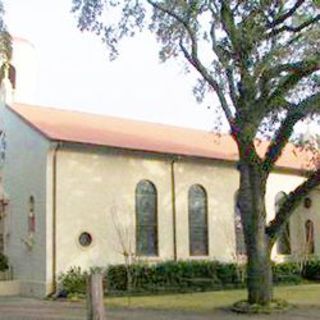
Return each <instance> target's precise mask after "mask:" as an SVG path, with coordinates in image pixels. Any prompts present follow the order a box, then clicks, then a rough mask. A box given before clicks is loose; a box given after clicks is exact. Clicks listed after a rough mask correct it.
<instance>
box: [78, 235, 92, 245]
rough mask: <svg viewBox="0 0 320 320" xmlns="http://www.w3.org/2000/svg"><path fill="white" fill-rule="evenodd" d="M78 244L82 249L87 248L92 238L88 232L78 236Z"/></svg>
mask: <svg viewBox="0 0 320 320" xmlns="http://www.w3.org/2000/svg"><path fill="white" fill-rule="evenodd" d="M79 243H80V245H81V246H82V247H89V246H90V244H91V243H92V236H91V234H90V233H88V232H82V233H81V234H80V236H79Z"/></svg>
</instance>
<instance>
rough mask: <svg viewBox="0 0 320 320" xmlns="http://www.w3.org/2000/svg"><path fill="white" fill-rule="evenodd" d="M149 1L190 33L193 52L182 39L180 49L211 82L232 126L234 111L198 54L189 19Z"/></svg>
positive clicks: (149, 1) (195, 38)
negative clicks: (189, 50)
mask: <svg viewBox="0 0 320 320" xmlns="http://www.w3.org/2000/svg"><path fill="white" fill-rule="evenodd" d="M147 1H148V3H149V4H150V5H151V6H153V7H154V8H156V9H158V10H160V11H162V12H164V13H166V14H168V15H169V16H170V17H172V18H174V19H175V20H176V21H178V22H179V23H180V24H181V25H182V26H183V27H184V28H185V30H186V32H187V34H188V35H189V38H190V41H191V53H189V52H188V50H187V49H186V48H185V46H184V45H183V43H182V40H180V43H179V45H180V49H181V51H182V53H183V55H184V57H185V58H186V59H187V60H188V61H189V63H190V64H191V65H192V66H193V67H194V68H195V69H196V70H197V71H198V72H199V73H200V74H201V76H202V77H203V78H204V79H205V80H206V81H207V82H208V83H209V85H210V86H211V87H212V88H213V89H214V91H215V92H216V93H217V95H218V98H219V100H220V103H221V107H222V109H223V111H224V113H225V115H226V117H227V120H228V122H229V124H230V126H232V123H233V118H234V117H233V115H232V111H231V109H230V107H229V105H228V103H227V101H226V98H225V96H224V94H223V89H222V88H221V87H220V86H219V84H218V82H217V81H216V80H215V79H214V78H213V77H212V76H211V75H210V73H209V72H208V71H207V69H206V68H205V67H204V65H203V64H202V63H201V61H200V59H199V56H198V42H197V37H196V34H195V32H194V31H193V30H192V28H191V27H190V25H189V24H188V22H187V21H185V20H184V19H183V18H182V17H180V16H179V15H178V14H176V13H175V12H173V11H172V10H170V9H168V8H165V7H163V6H161V5H160V4H158V3H156V2H154V1H152V0H147Z"/></svg>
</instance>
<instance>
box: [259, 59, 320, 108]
mask: <svg viewBox="0 0 320 320" xmlns="http://www.w3.org/2000/svg"><path fill="white" fill-rule="evenodd" d="M318 56H319V55H317V56H316V58H315V59H312V60H310V61H309V60H308V61H303V62H301V63H299V64H292V65H291V66H290V65H287V66H280V68H279V69H281V68H284V69H285V68H286V69H287V70H291V73H290V74H288V75H286V76H284V77H282V78H281V79H280V81H279V84H278V86H277V87H276V88H275V89H274V90H273V92H272V93H271V95H270V96H269V97H268V98H267V100H265V97H261V98H262V99H264V100H265V104H266V105H267V106H268V105H273V102H274V100H279V98H281V97H284V96H285V95H286V93H288V91H289V90H291V89H292V88H294V87H295V86H296V85H297V83H299V81H300V80H302V79H303V78H305V77H307V76H310V75H311V74H312V73H314V72H316V71H317V70H319V69H320V60H318ZM280 71H281V70H280ZM275 72H277V71H276V70H275ZM261 103H263V102H262V101H261Z"/></svg>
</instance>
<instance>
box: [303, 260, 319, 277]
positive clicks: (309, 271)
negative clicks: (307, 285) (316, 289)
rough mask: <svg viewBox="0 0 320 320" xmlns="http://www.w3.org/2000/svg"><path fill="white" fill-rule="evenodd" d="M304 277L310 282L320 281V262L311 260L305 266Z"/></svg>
mask: <svg viewBox="0 0 320 320" xmlns="http://www.w3.org/2000/svg"><path fill="white" fill-rule="evenodd" d="M302 274H303V277H304V278H306V279H308V280H315V281H319V280H320V260H309V261H307V263H306V264H305V265H304V268H303V271H302Z"/></svg>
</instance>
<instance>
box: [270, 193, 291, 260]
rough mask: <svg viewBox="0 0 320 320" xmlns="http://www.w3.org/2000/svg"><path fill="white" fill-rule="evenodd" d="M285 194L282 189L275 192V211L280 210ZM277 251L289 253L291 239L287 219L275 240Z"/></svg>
mask: <svg viewBox="0 0 320 320" xmlns="http://www.w3.org/2000/svg"><path fill="white" fill-rule="evenodd" d="M286 197H287V194H286V193H285V192H283V191H280V192H278V193H277V195H276V198H275V203H274V206H275V213H276V214H277V212H278V211H279V210H280V208H281V206H282V204H283V202H284V201H285V200H286ZM277 251H278V253H279V254H291V241H290V224H289V221H287V222H286V223H285V225H284V226H283V228H282V231H281V233H280V234H279V238H278V241H277Z"/></svg>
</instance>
